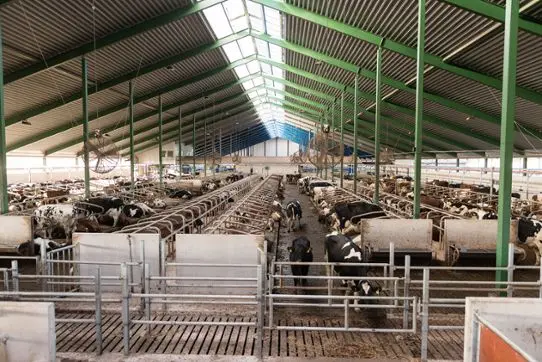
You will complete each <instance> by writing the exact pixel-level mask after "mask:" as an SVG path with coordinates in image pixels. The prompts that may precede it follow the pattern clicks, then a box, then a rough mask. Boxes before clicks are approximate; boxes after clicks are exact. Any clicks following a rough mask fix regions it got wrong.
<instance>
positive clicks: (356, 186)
mask: <svg viewBox="0 0 542 362" xmlns="http://www.w3.org/2000/svg"><path fill="white" fill-rule="evenodd" d="M358 73H359V70H358V72H356V78H355V80H354V119H353V122H354V147H353V151H352V152H353V153H352V156H353V157H354V193H357V192H358Z"/></svg>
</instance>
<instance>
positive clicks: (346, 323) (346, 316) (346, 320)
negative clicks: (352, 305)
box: [344, 298, 350, 331]
mask: <svg viewBox="0 0 542 362" xmlns="http://www.w3.org/2000/svg"><path fill="white" fill-rule="evenodd" d="M348 304H349V303H348V299H346V298H345V299H344V329H345V330H346V331H348V328H350V323H349V322H350V313H349V312H350V311H349V308H348Z"/></svg>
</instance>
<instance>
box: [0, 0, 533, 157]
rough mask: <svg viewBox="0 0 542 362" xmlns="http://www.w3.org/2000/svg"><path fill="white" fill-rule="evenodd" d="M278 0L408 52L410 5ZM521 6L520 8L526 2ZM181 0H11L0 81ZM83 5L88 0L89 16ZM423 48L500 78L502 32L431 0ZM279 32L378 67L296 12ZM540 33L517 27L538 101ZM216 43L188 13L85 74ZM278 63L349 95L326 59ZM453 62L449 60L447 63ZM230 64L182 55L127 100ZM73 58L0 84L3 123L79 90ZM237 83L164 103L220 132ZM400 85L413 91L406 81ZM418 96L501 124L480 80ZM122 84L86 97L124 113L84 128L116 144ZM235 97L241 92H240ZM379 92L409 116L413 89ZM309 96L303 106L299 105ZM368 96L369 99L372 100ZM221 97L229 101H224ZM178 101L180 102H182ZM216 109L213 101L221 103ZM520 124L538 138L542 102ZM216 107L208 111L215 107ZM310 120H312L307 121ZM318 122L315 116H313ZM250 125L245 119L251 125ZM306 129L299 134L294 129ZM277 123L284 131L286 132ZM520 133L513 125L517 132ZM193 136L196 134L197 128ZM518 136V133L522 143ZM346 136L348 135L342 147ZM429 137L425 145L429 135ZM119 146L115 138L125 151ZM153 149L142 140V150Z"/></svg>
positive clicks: (175, 93)
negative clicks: (1, 87) (209, 120)
mask: <svg viewBox="0 0 542 362" xmlns="http://www.w3.org/2000/svg"><path fill="white" fill-rule="evenodd" d="M286 2H287V3H289V4H292V5H294V6H299V7H301V8H304V9H308V10H309V11H313V12H315V13H318V14H322V15H324V16H328V17H330V18H332V19H335V20H338V21H341V22H343V23H345V24H349V25H353V26H355V27H357V28H359V29H363V30H365V31H368V32H371V33H374V34H376V35H379V36H382V37H385V38H386V39H392V40H395V41H398V42H401V43H403V44H405V45H407V46H409V47H411V48H415V47H416V26H417V24H416V22H417V0H402V1H397V0H363V1H359V0H286ZM491 2H492V3H494V4H497V5H500V6H502V5H503V4H504V0H493V1H491ZM528 2H529V0H522V1H521V4H522V5H525V4H527V3H528ZM193 3H194V2H192V1H190V0H153V1H139V2H133V1H130V0H88V1H83V0H80V1H68V0H57V1H54V2H52V1H49V2H45V1H43V2H34V1H31V0H20V1H18V2H11V3H9V4H8V5H7V6H4V7H2V8H1V9H0V14H1V15H0V16H2V21H3V36H4V38H3V43H4V45H5V49H4V66H5V74H7V75H9V74H10V73H13V72H15V71H20V70H21V69H24V68H25V67H27V66H29V65H31V64H36V63H38V64H39V63H40V62H42V58H43V57H45V58H49V57H51V56H54V55H57V54H61V53H65V52H67V51H69V50H71V49H74V48H77V47H78V46H80V45H82V44H86V43H88V42H90V41H92V40H93V39H94V37H95V38H101V37H104V36H106V35H110V34H113V33H115V32H117V31H119V30H121V29H125V28H128V27H130V26H133V25H135V24H138V23H140V22H143V21H146V20H148V19H151V18H153V17H156V16H158V15H161V14H165V13H167V12H170V11H172V10H175V9H180V8H183V7H185V6H190V5H191V4H193ZM92 4H95V6H96V10H95V18H94V19H93V10H92ZM522 16H523V17H524V18H529V19H531V20H533V19H535V20H536V19H538V21H540V20H541V19H542V4H535V5H534V6H531V7H530V8H529V9H528V10H526V11H525V12H524V14H523V15H522ZM426 20H427V26H426V52H428V53H430V54H433V55H437V56H440V57H448V58H445V59H446V61H448V62H450V63H452V64H455V65H459V66H462V67H465V68H468V69H472V70H475V71H477V72H480V73H485V74H488V75H491V76H493V77H497V78H498V77H500V76H501V74H502V52H503V51H502V43H503V35H502V34H503V30H502V28H503V27H502V24H501V23H499V22H496V21H494V20H491V19H488V18H485V17H483V16H481V15H477V14H474V13H471V12H468V11H465V10H463V9H460V8H458V7H455V6H452V5H449V4H447V3H445V2H442V1H439V0H427V14H426ZM282 25H283V29H282V34H283V36H284V39H285V40H287V41H290V42H292V43H295V44H298V45H301V46H303V47H307V48H310V49H312V50H315V51H317V52H321V53H323V54H326V55H327V56H330V57H334V58H337V59H340V60H343V61H346V62H349V63H352V64H354V65H355V66H358V67H362V68H364V69H368V70H371V71H375V68H376V66H375V57H376V46H374V45H371V44H368V43H366V42H363V41H360V40H358V39H355V38H353V37H350V36H347V35H344V34H341V33H339V32H336V31H333V30H330V29H328V28H326V27H324V26H320V25H316V24H314V23H311V22H309V21H306V20H302V19H300V18H296V17H295V16H291V15H285V16H283V17H282ZM541 39H542V37H539V36H535V35H533V34H530V33H527V32H524V31H520V33H519V38H518V45H519V56H518V84H519V85H521V86H523V87H526V88H529V89H532V90H534V91H538V92H540V93H542V77H540V74H542V57H540V56H539V53H542V40H541ZM214 40H215V36H214V33H213V31H212V30H211V29H210V28H209V24H208V21H207V20H206V19H205V17H204V16H202V14H195V15H191V16H188V17H185V18H183V19H181V20H177V21H173V22H170V23H168V24H166V25H163V26H160V27H157V28H155V29H152V30H149V31H146V32H143V33H140V34H138V35H135V36H133V37H131V38H127V39H124V40H122V41H120V42H117V43H115V44H113V45H110V46H107V47H104V48H102V49H99V50H97V51H96V52H94V53H91V54H89V55H88V56H87V58H88V60H89V78H90V80H91V81H92V80H95V79H97V80H98V81H99V82H104V81H106V80H110V79H114V78H116V77H118V76H120V75H123V74H126V73H128V72H132V71H135V70H137V69H138V68H139V67H140V66H141V67H144V66H146V65H149V64H153V63H156V62H157V61H160V60H162V59H165V58H167V57H170V56H172V55H176V54H182V53H184V52H186V51H187V50H190V49H194V48H196V47H198V46H201V45H203V44H207V43H210V42H212V41H214ZM282 54H283V59H282V60H283V61H284V62H285V63H286V64H287V65H289V66H292V67H295V68H299V69H301V70H303V71H306V72H310V73H313V74H315V75H319V76H322V77H324V78H327V79H329V80H331V81H334V82H339V83H342V84H344V85H347V86H350V87H352V86H353V85H354V74H353V73H352V72H348V71H345V70H343V69H340V68H338V67H336V66H332V65H329V64H327V63H323V64H321V65H317V64H316V63H317V61H316V60H315V59H313V58H310V57H307V56H304V55H301V54H298V53H295V52H293V51H290V50H283V53H282ZM451 55H453V56H451ZM228 63H229V60H228V59H227V57H226V55H225V53H224V51H223V50H222V49H215V50H212V51H208V52H205V53H201V54H199V55H196V56H193V57H191V58H188V59H186V60H184V61H182V62H179V63H177V64H175V65H173V69H174V70H168V69H165V68H162V69H158V70H156V71H154V72H152V73H148V74H145V75H142V76H140V77H139V78H138V79H137V80H136V87H135V93H136V96H141V95H145V94H151V93H153V92H156V91H157V90H160V89H163V88H164V87H167V86H169V85H172V84H177V83H179V82H184V81H187V80H191V79H193V78H195V77H196V78H197V77H198V76H199V75H201V74H204V73H206V72H208V71H210V70H212V69H216V68H219V67H222V66H225V65H227V64H228ZM415 64H416V62H415V59H412V58H409V57H406V56H403V55H401V54H398V53H394V52H391V51H388V50H384V52H383V70H384V71H383V72H384V74H385V76H386V77H389V78H392V79H395V80H398V81H401V82H403V83H405V82H411V81H412V80H413V78H414V77H415V71H416V70H415ZM80 68H81V60H80V59H79V58H75V59H72V60H70V61H68V62H65V63H63V64H62V65H60V66H57V67H56V69H55V70H49V71H45V72H41V73H38V74H36V75H32V76H29V77H26V78H24V79H21V80H18V81H15V82H12V83H11V84H8V85H7V86H6V87H5V100H6V116H7V117H12V116H13V115H15V114H18V113H19V112H22V111H26V110H29V109H33V108H35V107H38V106H40V105H44V104H48V103H51V102H54V101H58V100H60V99H61V98H63V97H65V98H67V97H69V96H72V95H74V94H78V93H79V92H80V89H81V81H80V72H81V69H80ZM284 78H285V79H286V80H288V81H291V82H293V83H295V84H298V85H300V86H303V87H306V88H308V89H312V90H315V91H318V92H324V93H326V94H328V95H329V96H330V97H338V98H339V97H340V95H341V90H339V89H336V88H333V87H329V86H327V85H325V84H322V83H320V82H317V81H316V80H315V79H313V78H311V77H308V78H307V77H302V76H299V75H296V74H294V73H291V72H288V71H285V72H284ZM237 79H238V77H237V75H236V73H235V72H234V71H232V70H226V71H222V72H220V73H217V74H215V75H213V76H210V77H208V78H206V79H201V80H199V81H192V82H190V83H189V84H186V85H185V86H183V87H180V88H179V89H176V90H172V91H170V92H167V93H165V94H163V97H162V99H163V104H164V107H168V105H171V104H174V103H178V102H182V103H183V107H182V111H183V113H187V114H188V113H191V112H192V111H193V110H195V109H202V108H205V110H203V111H200V112H198V114H197V117H198V118H199V119H201V118H202V117H212V116H214V118H215V119H216V120H217V122H218V123H217V124H219V125H222V124H227V122H226V121H225V120H222V118H221V116H219V114H220V113H221V112H222V111H221V109H225V108H230V107H236V106H239V107H241V106H247V107H250V104H251V103H250V101H249V98H248V96H246V95H242V93H243V89H244V88H243V87H242V86H241V85H240V84H233V83H234V82H235V81H236V80H237ZM226 85H231V86H229V87H227V88H225V89H223V90H221V91H218V92H216V94H215V95H213V96H211V97H210V98H208V99H204V98H203V96H204V95H206V94H207V93H208V92H209V90H212V89H216V88H218V87H224V86H226ZM408 85H409V86H413V85H412V84H411V83H408ZM359 87H360V90H361V91H362V92H365V93H369V94H374V92H375V82H374V80H372V79H369V78H363V77H360V79H359ZM425 89H426V91H427V92H430V93H433V94H437V95H439V96H443V97H447V98H450V99H452V100H454V101H456V102H460V103H462V104H464V105H467V106H470V107H475V108H477V109H479V110H481V111H484V112H486V113H488V114H490V115H492V116H494V117H496V118H498V117H499V116H500V111H501V110H500V108H501V107H500V99H501V93H500V92H499V91H498V90H496V89H493V88H489V87H487V86H484V85H482V84H480V83H477V82H474V81H472V80H468V79H466V78H463V77H460V76H457V75H454V74H452V73H449V72H446V71H443V70H440V69H431V70H428V71H427V73H426V78H425ZM284 90H285V92H286V94H285V99H286V101H289V102H291V103H293V104H296V105H297V108H299V107H300V106H301V107H306V108H308V109H309V110H313V111H316V112H320V111H321V108H320V107H318V106H316V105H314V104H313V102H316V103H318V104H321V105H323V106H325V107H328V106H330V105H331V102H330V101H328V100H323V99H322V98H321V97H318V96H316V95H313V94H310V93H307V92H304V91H301V90H298V89H296V88H295V87H292V86H288V85H287V86H285V87H284ZM127 94H128V82H124V83H122V84H119V85H117V86H115V87H113V88H112V89H109V90H103V91H100V92H99V93H97V94H94V95H91V96H90V103H89V105H90V113H91V115H93V114H95V113H96V112H98V113H103V112H105V111H106V110H107V109H109V108H112V107H121V108H123V109H122V110H121V111H118V112H114V113H112V114H110V115H106V116H103V117H100V118H99V119H97V120H95V121H92V123H91V129H96V128H101V129H103V128H111V127H112V126H117V127H116V128H117V129H115V130H113V131H111V132H110V137H112V138H113V139H117V138H119V137H122V136H126V135H127V134H128V127H127V124H126V122H127V106H128V99H127ZM237 95H239V96H237ZM383 95H384V96H388V97H389V101H391V102H393V103H396V104H399V105H401V106H404V107H408V108H409V109H410V110H413V109H414V108H415V99H414V95H413V94H412V93H407V92H404V91H396V90H395V89H393V88H391V87H389V86H388V85H384V86H383ZM305 98H306V99H307V100H304V99H305ZM369 98H372V96H369ZM222 99H228V101H227V102H221V101H220V100H222ZM345 99H346V101H348V102H353V100H354V99H353V96H352V95H351V94H346V97H345ZM183 100H184V102H183ZM373 103H374V102H373V100H372V99H366V98H364V97H360V98H359V99H358V106H359V111H360V112H362V111H363V109H364V108H367V107H369V106H373ZM218 104H220V105H218ZM516 104H517V120H518V122H519V123H520V124H523V125H529V126H531V127H533V128H535V129H538V130H541V131H542V126H541V125H540V122H539V120H540V119H541V117H542V106H541V105H539V104H535V103H533V102H530V101H526V100H523V99H518V100H517V102H516ZM213 105H214V106H213ZM157 107H158V98H157V97H152V98H149V99H147V100H146V101H145V102H143V103H141V104H138V105H137V106H136V111H135V117H136V118H140V117H143V116H144V115H148V114H150V113H153V112H155V111H156V108H157ZM81 108H82V106H81V101H80V100H76V101H74V102H71V103H69V104H66V105H64V106H61V107H58V108H55V109H53V110H50V111H48V112H46V113H43V114H40V115H38V116H35V117H32V118H31V119H30V121H31V123H32V126H24V125H22V124H20V123H19V124H15V125H13V126H10V127H9V128H8V130H7V135H8V140H7V142H8V145H13V144H16V143H18V142H20V141H22V140H26V139H28V138H29V137H32V136H39V135H40V134H43V133H44V132H46V131H48V130H52V129H55V128H56V127H59V126H62V125H67V124H70V122H73V121H74V120H77V119H79V118H80V117H81ZM385 112H386V114H387V115H388V116H390V117H393V118H394V119H397V120H399V121H401V122H405V123H406V124H409V125H412V124H413V117H412V115H411V114H410V113H409V112H407V114H405V113H402V112H399V111H392V110H391V109H386V110H385ZM425 112H426V114H428V115H432V116H435V117H438V118H440V119H443V120H447V121H448V122H450V124H452V125H454V124H456V125H461V126H463V127H467V128H469V129H471V130H473V131H477V132H479V133H482V134H486V135H488V136H491V137H493V138H494V139H498V137H499V136H500V133H499V126H498V125H497V124H493V123H490V122H487V121H482V120H477V119H472V117H471V115H468V114H465V113H462V112H458V111H456V110H455V109H451V108H449V107H445V106H442V105H440V104H437V103H434V102H430V101H425ZM176 114H177V109H176V108H175V109H172V110H169V111H167V112H166V114H165V118H166V119H169V118H171V117H175V116H176ZM345 114H346V116H347V117H349V118H351V117H352V111H351V110H349V109H347V110H346V112H345ZM244 117H245V119H250V122H256V123H258V122H260V121H259V119H258V118H254V110H253V109H252V110H251V111H249V112H246V113H244V114H243V115H241V116H238V117H236V119H241V120H242V119H244ZM363 117H364V119H366V120H367V121H368V122H369V123H363V124H364V125H367V129H372V126H371V125H370V124H371V123H372V122H374V120H373V118H372V117H371V116H370V115H367V114H364V115H363ZM285 118H286V120H287V122H291V123H292V124H293V123H296V124H297V125H296V127H298V126H299V127H310V125H312V124H313V121H310V120H307V121H299V120H297V119H298V118H299V117H298V116H295V115H294V114H293V113H292V114H290V112H288V111H287V112H285ZM307 118H309V117H307ZM316 118H317V116H316ZM251 124H252V123H251ZM303 124H304V126H303ZM153 125H157V116H156V115H152V116H149V117H146V118H145V119H143V120H141V121H138V122H137V123H136V126H135V128H136V132H141V130H143V129H146V128H149V127H152V126H153ZM175 127H176V125H175V124H168V125H167V126H165V130H166V131H170V130H173V129H175ZM284 127H286V126H284ZM385 127H386V129H387V130H388V132H390V133H397V134H400V135H402V136H401V137H402V139H403V141H402V142H406V144H407V146H406V147H407V148H408V147H410V143H409V142H411V139H413V135H412V134H409V133H408V131H407V130H405V129H402V128H399V127H397V124H393V123H390V124H385ZM520 129H521V127H520ZM424 130H425V131H426V132H428V134H429V133H434V134H436V135H440V136H444V137H447V138H449V139H453V140H457V141H458V142H461V143H464V144H466V145H472V147H475V148H478V149H495V147H496V146H495V145H493V144H490V143H487V142H483V141H481V140H479V139H476V138H473V137H471V136H469V135H465V134H461V133H459V132H456V131H452V130H449V129H446V128H445V127H443V125H442V124H440V125H439V124H431V123H427V122H426V124H424ZM81 132H82V130H81V126H77V127H73V128H71V129H69V130H68V131H64V132H62V133H59V134H58V135H56V136H55V137H49V138H46V139H43V140H41V141H38V142H35V143H33V144H31V145H28V146H25V147H24V148H22V149H21V150H23V151H24V150H27V151H36V150H38V151H45V150H48V149H50V148H52V147H54V146H57V145H58V144H59V143H65V142H72V141H73V140H78V139H79V138H80V137H81ZM198 132H202V131H201V130H198ZM522 133H523V134H524V135H522ZM154 134H156V127H155V128H152V129H150V130H148V131H145V132H141V133H140V134H138V135H137V137H136V140H141V139H144V138H148V137H150V136H152V135H154ZM350 137H351V136H350V135H348V136H347V139H348V140H350V139H351V138H350ZM427 139H428V138H427ZM362 142H363V145H364V147H365V148H366V149H370V148H371V146H372V140H371V139H364V140H362ZM389 142H391V143H396V142H397V141H396V138H395V136H393V137H391V136H390V141H389ZM126 143H127V141H121V142H119V144H120V145H126ZM150 143H152V141H149V142H146V144H150ZM430 143H431V145H434V146H435V147H436V148H441V149H444V150H446V149H448V150H449V149H452V148H450V147H451V146H450V144H447V143H443V142H442V141H435V140H433V141H431V142H430ZM516 146H517V147H520V148H525V149H532V148H537V147H542V141H540V140H538V139H537V138H536V137H533V136H529V135H527V132H526V131H525V130H523V129H522V132H520V133H519V134H518V137H516ZM80 148H81V145H75V146H71V147H68V148H66V149H65V150H62V152H76V151H78V150H79V149H80Z"/></svg>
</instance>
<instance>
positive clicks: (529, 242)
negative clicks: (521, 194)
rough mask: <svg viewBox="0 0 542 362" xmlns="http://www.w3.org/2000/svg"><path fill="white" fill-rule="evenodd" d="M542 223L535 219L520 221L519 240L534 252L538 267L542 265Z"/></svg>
mask: <svg viewBox="0 0 542 362" xmlns="http://www.w3.org/2000/svg"><path fill="white" fill-rule="evenodd" d="M541 230H542V222H540V221H539V220H536V219H534V218H525V217H522V218H520V219H519V220H518V240H519V243H520V244H524V245H525V246H527V247H530V248H532V249H533V250H534V252H535V255H536V265H540V261H541V255H542V232H541Z"/></svg>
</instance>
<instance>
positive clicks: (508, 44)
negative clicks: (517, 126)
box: [495, 0, 519, 286]
mask: <svg viewBox="0 0 542 362" xmlns="http://www.w3.org/2000/svg"><path fill="white" fill-rule="evenodd" d="M518 19H519V0H506V21H505V27H504V29H505V30H504V62H503V85H502V88H503V93H502V111H501V117H502V122H501V153H500V158H501V159H500V162H501V163H500V173H499V206H498V212H499V214H498V215H499V220H498V227H497V260H496V266H497V267H501V268H502V267H506V266H507V265H508V242H509V240H510V194H511V192H512V161H513V158H512V157H513V149H512V145H513V142H514V123H515V116H516V114H515V113H516V94H515V93H516V91H517V89H516V87H515V84H516V65H517V51H518V42H517V39H518ZM507 274H508V273H507V271H506V270H498V271H497V272H496V275H495V277H496V281H499V282H504V281H506V280H507ZM501 286H502V285H501Z"/></svg>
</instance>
